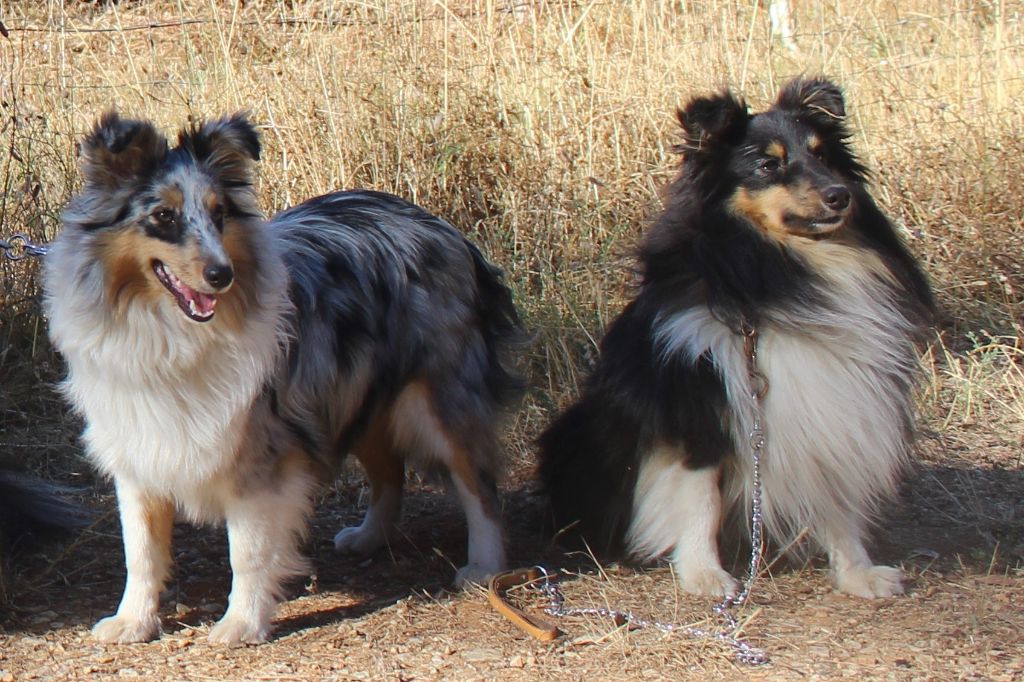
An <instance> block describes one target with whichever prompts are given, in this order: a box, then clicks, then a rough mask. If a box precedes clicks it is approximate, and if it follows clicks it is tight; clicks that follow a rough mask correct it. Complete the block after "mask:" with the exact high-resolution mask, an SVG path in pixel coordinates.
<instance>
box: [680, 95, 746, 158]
mask: <svg viewBox="0 0 1024 682" xmlns="http://www.w3.org/2000/svg"><path fill="white" fill-rule="evenodd" d="M676 116H677V117H678V118H679V124H680V125H681V126H682V127H683V132H684V133H686V139H685V140H684V141H683V144H682V145H679V146H678V147H676V151H677V152H682V153H683V154H684V155H688V154H694V153H698V154H699V153H700V152H702V151H704V150H706V149H707V148H708V147H709V145H712V144H713V143H715V142H722V141H726V142H728V141H730V140H735V139H738V138H739V137H740V136H741V135H743V133H744V131H745V130H746V128H747V121H748V120H749V118H750V117H749V115H748V113H747V105H746V104H745V103H744V102H743V100H741V99H739V98H737V97H735V96H733V95H732V93H730V92H728V91H725V92H723V93H721V94H719V95H715V96H713V97H698V98H697V99H694V100H692V101H691V102H690V103H689V104H687V105H686V107H685V108H683V109H678V110H677V111H676Z"/></svg>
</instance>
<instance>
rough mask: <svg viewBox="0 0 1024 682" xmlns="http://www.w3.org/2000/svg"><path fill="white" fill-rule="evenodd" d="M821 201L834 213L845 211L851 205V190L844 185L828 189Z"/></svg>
mask: <svg viewBox="0 0 1024 682" xmlns="http://www.w3.org/2000/svg"><path fill="white" fill-rule="evenodd" d="M821 200H822V201H824V202H825V205H826V206H828V207H829V208H831V209H832V210H833V211H842V210H845V209H846V207H847V206H849V205H850V190H848V189H846V188H845V187H843V186H842V185H832V186H831V187H826V188H825V191H824V192H822V193H821Z"/></svg>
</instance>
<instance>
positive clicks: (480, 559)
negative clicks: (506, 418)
mask: <svg viewBox="0 0 1024 682" xmlns="http://www.w3.org/2000/svg"><path fill="white" fill-rule="evenodd" d="M448 470H449V472H450V473H451V480H452V485H454V486H455V491H456V493H457V494H458V496H459V501H460V502H461V503H462V509H463V511H464V512H465V513H466V525H467V526H468V528H469V546H468V548H467V560H466V565H465V566H463V567H462V568H460V569H459V570H458V572H457V573H456V574H455V585H456V586H457V587H465V586H467V585H470V584H472V583H477V584H486V580H487V578H488V577H490V576H491V575H494V574H495V573H497V572H498V571H500V570H502V569H503V568H505V540H504V535H503V533H502V530H501V509H500V505H499V501H498V485H497V481H495V480H494V478H493V477H492V476H489V475H487V474H486V473H485V472H484V471H483V470H482V469H480V468H479V467H477V466H475V464H474V461H473V458H472V457H471V456H470V453H469V451H468V450H466V449H465V448H462V447H459V446H454V447H452V449H451V453H450V456H449V465H448Z"/></svg>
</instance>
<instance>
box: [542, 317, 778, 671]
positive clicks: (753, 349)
mask: <svg viewBox="0 0 1024 682" xmlns="http://www.w3.org/2000/svg"><path fill="white" fill-rule="evenodd" d="M741 333H742V335H743V348H744V353H745V354H746V360H747V374H748V378H749V379H750V389H751V396H750V397H751V399H752V401H753V404H754V416H753V421H752V423H751V427H750V436H749V438H750V441H749V442H750V451H751V456H752V462H751V467H752V475H751V479H752V480H751V504H750V506H751V511H750V544H751V549H750V566H749V572H748V574H747V578H746V580H745V581H744V583H743V590H742V591H740V593H739V594H737V595H735V596H727V597H726V598H725V599H723V600H722V601H721V602H719V603H718V604H716V605H715V606H714V607H712V611H713V612H714V613H715V615H717V616H718V617H719V618H721V619H722V627H721V628H718V629H715V628H702V627H696V626H693V625H683V624H681V623H664V622H661V621H658V620H654V619H648V618H642V617H640V616H637V615H636V614H634V613H632V612H631V611H620V610H618V609H610V608H606V607H568V606H566V605H565V595H563V594H562V592H561V590H559V589H558V586H557V585H556V584H555V583H554V582H553V581H552V580H551V578H550V576H549V575H548V572H547V571H545V570H544V567H542V566H537V568H538V569H539V570H540V571H541V573H543V575H544V577H543V580H542V581H540V584H538V585H535V586H534V587H535V589H536V590H538V591H540V592H541V593H543V594H544V595H545V596H547V598H548V605H547V606H546V607H545V608H544V613H546V614H548V615H549V616H555V617H556V618H564V617H568V616H597V617H600V618H611V619H612V620H614V621H615V623H616V624H617V625H619V626H621V625H625V624H629V625H632V626H634V627H638V628H646V627H652V628H654V629H656V630H659V631H661V632H664V633H671V632H679V633H682V634H683V635H686V636H687V637H693V638H696V639H712V640H715V641H717V642H721V643H723V644H725V645H726V646H728V647H729V648H731V649H732V650H733V654H734V655H735V657H736V660H737V661H739V662H740V663H744V664H746V665H751V666H756V665H764V664H765V663H768V661H769V658H768V654H766V653H765V652H764V651H763V650H761V649H758V648H756V647H753V646H751V645H750V644H748V643H747V642H746V641H745V640H743V639H742V638H740V637H738V636H736V635H735V634H734V633H735V632H736V630H737V629H738V628H739V621H738V620H737V619H736V616H735V615H733V613H732V610H731V609H732V608H733V607H735V606H738V605H741V604H743V603H745V602H746V601H747V598H748V597H749V596H750V591H751V588H752V587H753V585H754V579H755V578H756V577H757V574H758V572H759V571H760V567H761V543H762V541H763V532H764V517H763V516H762V512H761V453H762V450H763V449H764V443H765V435H764V425H763V423H762V413H763V406H762V402H763V401H764V397H765V395H766V394H767V392H768V380H767V378H766V377H765V376H764V374H763V373H762V372H761V371H760V369H759V368H758V365H757V338H758V335H757V330H756V329H754V328H753V327H751V326H749V325H748V324H744V325H743V327H742V328H741Z"/></svg>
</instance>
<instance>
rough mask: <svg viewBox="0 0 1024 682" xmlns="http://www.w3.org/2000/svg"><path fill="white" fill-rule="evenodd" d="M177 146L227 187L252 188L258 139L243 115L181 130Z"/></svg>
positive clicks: (257, 156) (257, 155)
mask: <svg viewBox="0 0 1024 682" xmlns="http://www.w3.org/2000/svg"><path fill="white" fill-rule="evenodd" d="M178 146H180V147H181V148H182V149H186V150H188V152H189V153H190V154H191V155H192V156H193V158H195V159H196V161H198V162H200V163H202V164H203V165H204V166H206V167H207V168H209V169H210V170H211V171H213V172H214V173H215V174H216V175H217V178H218V179H219V180H220V181H221V182H223V183H225V184H227V185H229V186H244V185H251V184H252V172H253V162H254V161H258V160H259V158H260V136H259V133H257V132H256V128H255V127H253V125H252V124H251V123H250V122H249V118H248V116H247V115H246V114H245V113H243V112H239V113H237V114H234V115H233V116H226V117H224V118H221V119H217V120H215V121H206V122H204V123H201V124H199V125H198V126H192V128H191V129H189V130H183V131H182V132H181V134H180V135H179V136H178Z"/></svg>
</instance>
